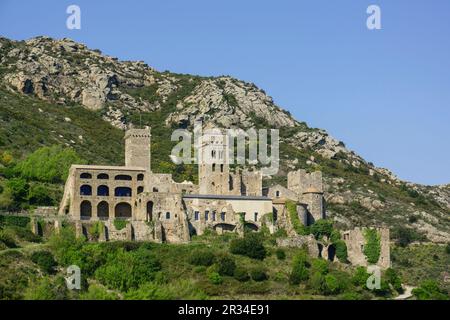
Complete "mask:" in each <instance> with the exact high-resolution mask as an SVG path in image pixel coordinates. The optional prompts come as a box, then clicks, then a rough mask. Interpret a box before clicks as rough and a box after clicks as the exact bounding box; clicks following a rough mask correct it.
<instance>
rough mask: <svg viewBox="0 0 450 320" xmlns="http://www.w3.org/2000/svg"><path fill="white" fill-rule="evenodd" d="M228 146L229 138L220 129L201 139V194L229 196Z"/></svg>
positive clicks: (199, 154)
mask: <svg viewBox="0 0 450 320" xmlns="http://www.w3.org/2000/svg"><path fill="white" fill-rule="evenodd" d="M228 145H229V144H228V136H227V135H226V134H224V133H223V132H221V130H219V129H213V130H208V132H205V133H204V134H203V135H202V136H201V137H200V140H199V149H198V156H199V159H198V160H199V163H198V179H199V192H200V194H215V195H227V194H229V190H230V181H229V179H230V169H229V154H228Z"/></svg>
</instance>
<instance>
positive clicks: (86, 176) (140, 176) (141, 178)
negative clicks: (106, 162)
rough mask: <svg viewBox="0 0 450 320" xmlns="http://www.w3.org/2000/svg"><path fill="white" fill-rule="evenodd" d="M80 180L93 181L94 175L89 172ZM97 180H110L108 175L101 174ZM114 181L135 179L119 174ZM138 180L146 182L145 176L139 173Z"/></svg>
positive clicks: (81, 176)
mask: <svg viewBox="0 0 450 320" xmlns="http://www.w3.org/2000/svg"><path fill="white" fill-rule="evenodd" d="M80 179H92V174H90V173H88V172H83V173H81V174H80ZM97 179H99V180H109V175H108V174H106V173H100V174H98V175H97ZM114 180H125V181H131V180H133V178H132V177H131V176H130V175H128V174H118V175H116V176H114ZM137 180H138V181H143V180H144V174H143V173H139V174H138V175H137Z"/></svg>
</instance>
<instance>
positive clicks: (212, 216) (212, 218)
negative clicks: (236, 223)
mask: <svg viewBox="0 0 450 320" xmlns="http://www.w3.org/2000/svg"><path fill="white" fill-rule="evenodd" d="M211 220H212V221H216V212H215V211H213V212H212V215H211Z"/></svg>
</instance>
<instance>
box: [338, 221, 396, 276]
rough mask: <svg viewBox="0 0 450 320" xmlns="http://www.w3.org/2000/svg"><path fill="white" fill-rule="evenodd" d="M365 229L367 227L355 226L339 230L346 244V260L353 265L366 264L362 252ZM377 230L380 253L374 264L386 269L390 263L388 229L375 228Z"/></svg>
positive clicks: (364, 241)
mask: <svg viewBox="0 0 450 320" xmlns="http://www.w3.org/2000/svg"><path fill="white" fill-rule="evenodd" d="M365 229H367V228H355V229H353V230H348V231H342V232H341V235H342V239H343V240H344V241H345V243H346V245H347V253H348V260H349V261H350V262H351V263H352V264H353V265H358V266H367V265H368V262H367V258H366V256H365V254H364V246H365V244H366V239H365V238H364V231H365ZM377 232H378V234H379V235H380V245H381V253H380V258H379V259H378V262H377V263H376V265H378V266H379V267H380V268H382V269H387V268H389V267H390V265H391V257H390V239H389V229H387V228H377Z"/></svg>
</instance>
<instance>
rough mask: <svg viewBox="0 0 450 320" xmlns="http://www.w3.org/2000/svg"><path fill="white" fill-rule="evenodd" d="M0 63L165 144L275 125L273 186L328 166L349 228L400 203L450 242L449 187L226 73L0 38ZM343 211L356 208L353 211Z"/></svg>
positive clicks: (11, 74) (8, 84)
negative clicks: (175, 136)
mask: <svg viewBox="0 0 450 320" xmlns="http://www.w3.org/2000/svg"><path fill="white" fill-rule="evenodd" d="M0 58H1V60H0V77H1V83H2V86H4V88H5V90H8V91H9V92H11V93H12V94H19V95H22V96H27V97H33V99H34V98H36V99H38V100H40V101H44V102H45V103H48V104H51V105H57V106H58V105H59V106H66V107H71V106H72V107H75V106H78V107H79V106H82V107H83V108H85V109H86V110H90V111H92V113H93V114H96V115H98V117H99V118H101V119H103V120H104V121H106V122H108V123H109V124H111V125H112V126H114V127H116V128H119V129H121V130H123V129H125V128H127V127H128V126H130V125H132V124H133V123H134V124H136V123H137V118H138V115H139V121H142V119H144V122H145V124H150V125H153V127H155V131H156V132H157V136H159V138H162V137H166V138H167V132H166V131H168V130H170V128H177V127H190V126H192V125H193V122H194V120H195V119H196V118H197V117H199V116H202V117H203V118H204V120H205V122H206V123H208V124H212V125H217V126H220V127H225V128H229V127H231V128H237V127H240V128H244V129H245V128H250V127H256V128H263V127H266V128H269V127H270V128H279V129H280V133H281V134H280V135H281V144H282V145H281V150H280V151H281V153H280V158H281V159H282V166H281V169H280V174H279V176H278V177H273V179H271V181H268V183H269V184H270V183H276V182H284V181H283V179H282V178H281V176H282V175H283V174H285V173H286V172H287V171H289V170H296V169H306V170H322V171H324V175H325V180H326V181H325V182H326V184H327V201H328V203H329V204H330V206H329V208H330V212H331V214H330V216H332V217H333V218H334V219H335V220H336V221H338V222H339V221H340V222H341V223H343V224H348V225H353V224H354V221H352V218H351V216H350V214H354V213H355V212H353V211H358V210H362V211H367V212H368V214H367V217H364V219H366V218H367V219H369V221H375V223H379V222H383V221H384V222H386V221H390V219H392V217H383V218H382V219H381V218H374V217H372V216H373V215H376V214H375V213H374V212H378V211H380V212H384V211H386V210H388V208H390V209H389V210H391V209H392V210H391V211H389V212H395V210H394V209H396V210H397V209H398V208H400V207H401V208H402V210H404V212H402V213H400V212H396V214H393V215H392V216H396V215H397V216H398V217H397V218H396V219H397V220H404V218H406V219H409V218H410V217H411V216H417V219H418V221H423V225H420V226H417V225H416V226H412V228H413V229H415V230H419V231H420V232H422V233H424V234H426V233H430V234H432V235H431V236H429V235H428V238H429V239H430V237H431V239H430V240H434V241H438V242H445V241H449V240H450V236H449V232H448V231H449V230H450V222H449V221H448V212H449V211H448V210H450V185H444V186H426V185H420V184H415V183H409V182H405V181H402V180H400V179H398V178H397V177H396V176H395V175H394V174H393V173H392V172H391V171H389V170H388V169H383V168H377V167H375V166H374V165H373V164H372V163H370V162H368V161H366V160H364V159H363V158H362V157H361V156H359V155H357V154H356V153H355V152H354V151H351V150H349V149H347V148H346V146H345V144H344V143H343V142H341V141H338V140H337V139H335V138H333V137H331V136H330V135H329V134H328V133H327V132H326V131H325V130H322V129H313V128H309V127H308V126H307V124H306V123H304V122H300V121H297V120H296V119H294V118H293V117H292V116H291V115H290V113H289V112H288V111H285V110H283V109H282V108H281V107H279V106H277V105H276V104H275V103H274V101H273V99H272V98H271V97H270V96H268V95H267V94H266V93H265V92H264V90H262V89H260V88H258V87H257V86H256V85H254V84H253V83H248V82H244V81H240V80H237V79H234V78H232V77H229V76H220V77H201V76H195V75H184V74H183V75H181V74H174V73H170V72H159V71H157V70H155V69H154V68H152V67H150V66H148V65H147V64H145V63H144V62H142V61H137V62H132V61H120V60H118V59H117V58H114V57H109V56H104V55H102V54H101V52H100V51H99V50H91V49H88V48H87V47H86V46H85V45H83V44H79V43H76V42H74V41H72V40H70V39H61V40H54V39H52V38H49V37H36V38H32V39H29V40H26V41H13V40H9V39H6V38H0ZM12 99H14V98H12ZM158 132H160V134H158ZM72 140H73V139H72ZM77 143H82V142H79V141H76V143H74V144H77ZM74 144H72V143H69V145H74ZM0 147H1V145H0ZM3 148H4V147H3ZM115 148H116V149H117V148H118V147H115ZM4 149H5V148H4ZM116 149H115V150H116ZM165 161H166V160H164V159H162V158H161V160H160V164H164V165H165V166H167V164H166V162H165ZM372 184H373V186H372V187H371V186H370V185H372ZM372 189H375V190H372ZM385 189H386V190H391V191H390V192H391V193H394V192H395V193H398V195H396V196H395V197H396V198H395V201H392V203H391V201H390V199H389V198H390V197H391V194H389V192H386V195H385V194H383V192H384V191H385ZM349 190H351V192H350V193H351V194H348V192H347V191H349ZM386 199H388V200H386ZM417 199H420V201H419V200H417ZM414 201H418V202H423V203H429V205H424V204H423V203H422V204H420V208H418V205H417V204H415V203H414ZM352 206H353V207H354V208H353V209H351V208H352ZM391 207H392V208H391ZM343 208H344V209H345V210H344V209H343ZM347 208H350V209H351V210H353V211H351V210H350V211H351V212H350V213H349V212H347V211H348V210H347ZM430 208H431V209H430ZM344 211H345V213H344ZM428 211H432V212H428ZM369 213H370V215H372V216H369ZM433 219H436V220H433ZM394 220H395V219H394ZM377 221H378V222H377ZM360 222H361V221H360ZM388 223H390V222H388ZM396 224H397V222H396Z"/></svg>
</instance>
